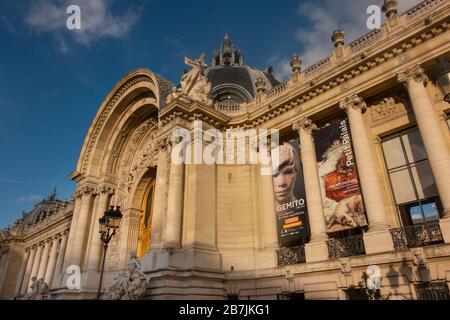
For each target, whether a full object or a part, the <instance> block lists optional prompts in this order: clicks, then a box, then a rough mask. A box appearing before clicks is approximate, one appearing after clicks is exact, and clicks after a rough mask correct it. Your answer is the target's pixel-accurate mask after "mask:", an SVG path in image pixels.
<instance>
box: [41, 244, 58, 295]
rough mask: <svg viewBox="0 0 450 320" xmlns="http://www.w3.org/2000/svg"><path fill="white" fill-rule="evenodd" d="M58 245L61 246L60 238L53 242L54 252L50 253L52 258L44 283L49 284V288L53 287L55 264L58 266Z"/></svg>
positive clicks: (49, 261)
mask: <svg viewBox="0 0 450 320" xmlns="http://www.w3.org/2000/svg"><path fill="white" fill-rule="evenodd" d="M58 244H59V237H55V239H53V242H52V250H51V251H50V258H49V260H48V265H47V270H46V272H45V277H44V281H45V283H46V284H48V286H49V287H51V286H52V279H53V274H54V272H55V264H56V257H57V253H58Z"/></svg>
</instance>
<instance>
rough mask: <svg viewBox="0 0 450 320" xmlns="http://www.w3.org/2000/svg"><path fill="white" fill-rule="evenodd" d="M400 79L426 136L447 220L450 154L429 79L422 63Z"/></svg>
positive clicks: (449, 208) (449, 210)
mask: <svg viewBox="0 0 450 320" xmlns="http://www.w3.org/2000/svg"><path fill="white" fill-rule="evenodd" d="M398 80H399V81H400V82H401V83H403V84H405V85H406V87H407V88H408V93H409V97H410V100H411V104H412V107H413V110H414V115H415V118H416V122H417V126H418V128H419V131H420V135H421V136H422V140H423V144H424V146H425V150H426V151H427V155H428V160H429V161H430V166H431V171H432V172H433V176H434V180H435V182H436V187H437V189H438V191H439V197H440V199H441V202H442V205H443V207H444V212H443V213H444V216H443V218H444V219H448V218H450V183H449V181H450V154H449V152H448V141H447V140H446V139H445V137H444V134H443V132H442V130H441V129H440V127H441V125H440V123H439V118H438V116H437V115H436V113H435V111H434V108H433V104H432V102H431V100H430V97H429V96H428V93H427V90H426V88H425V86H424V83H426V81H427V78H426V76H425V74H424V72H423V69H422V68H421V67H420V66H418V65H417V66H414V67H413V68H411V69H409V70H407V71H405V72H404V73H401V74H400V75H399V76H398Z"/></svg>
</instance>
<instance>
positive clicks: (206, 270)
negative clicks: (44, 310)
mask: <svg viewBox="0 0 450 320" xmlns="http://www.w3.org/2000/svg"><path fill="white" fill-rule="evenodd" d="M383 9H384V11H385V13H386V17H387V18H386V22H385V24H383V25H382V27H381V29H377V30H374V31H371V32H370V33H368V34H366V35H364V36H363V37H361V38H359V39H357V40H355V41H353V42H352V43H350V44H345V36H344V32H343V31H340V30H336V31H335V32H334V33H333V36H332V41H333V43H334V44H335V49H334V50H333V52H331V53H330V55H329V56H328V57H326V58H325V59H322V60H321V61H319V62H317V63H315V64H314V65H312V66H310V67H308V68H307V69H305V70H302V68H301V58H300V57H298V56H294V57H293V58H292V61H291V66H292V74H291V76H290V78H289V79H288V80H287V81H285V82H282V83H280V82H278V81H277V80H276V79H275V77H274V76H273V75H272V73H271V70H270V69H269V70H266V71H259V70H256V69H254V68H251V67H248V66H246V65H244V62H243V54H242V53H241V51H239V50H237V49H236V48H234V45H233V44H232V42H231V40H230V39H229V37H228V36H226V37H225V39H224V42H223V44H222V46H221V48H220V49H219V50H218V51H216V52H215V53H214V54H213V58H212V65H211V66H210V67H207V68H206V66H205V67H204V72H203V73H204V74H203V75H202V76H203V77H206V80H205V79H200V80H202V81H203V80H204V81H205V84H204V85H202V86H198V87H197V86H196V84H197V82H196V83H193V87H192V89H191V91H189V90H186V94H183V92H182V91H183V89H184V88H187V87H189V84H188V83H189V81H188V80H189V77H190V76H192V74H189V76H187V77H184V79H186V78H187V80H186V82H183V81H184V80H183V79H182V84H181V90H177V89H175V87H174V86H173V84H171V83H170V82H169V81H167V80H165V79H164V78H162V77H161V76H159V75H157V74H155V73H153V72H151V71H149V70H147V69H138V70H134V71H132V72H130V73H129V74H127V75H126V76H124V77H123V78H122V79H121V80H120V81H119V82H118V83H117V84H116V85H115V86H114V88H112V90H111V91H110V93H109V94H108V96H107V97H106V99H105V100H104V102H103V103H102V105H101V106H100V108H99V110H98V112H97V115H96V116H95V118H94V120H93V122H92V125H91V127H90V128H89V131H88V134H87V136H86V139H85V142H84V145H83V147H82V150H81V153H80V157H79V161H78V164H77V167H76V170H75V171H74V172H73V173H72V174H71V175H70V178H71V179H72V180H74V181H75V182H76V183H77V188H76V192H75V193H74V196H73V199H71V201H70V202H65V201H59V200H57V199H56V198H55V196H54V195H53V196H51V197H49V198H48V199H46V200H44V201H43V202H41V203H39V204H38V205H37V206H36V207H35V208H34V209H33V211H32V212H30V213H28V214H24V216H23V217H22V218H21V219H19V220H18V221H17V223H16V224H15V225H13V226H11V227H10V228H9V229H8V230H4V231H2V232H1V233H0V236H1V238H0V246H1V247H0V257H1V260H0V298H3V299H8V298H13V297H20V296H23V295H24V294H26V292H27V291H29V290H30V289H29V285H30V283H31V279H32V277H36V278H42V279H44V281H45V282H46V283H47V284H49V287H50V292H51V295H52V296H53V297H55V298H56V299H91V298H95V295H96V291H97V286H98V281H99V274H100V273H99V270H100V264H101V261H100V260H101V256H102V250H103V248H102V243H101V240H100V238H99V225H98V219H99V218H100V217H102V216H103V213H104V212H105V211H106V210H107V209H108V208H109V206H110V205H115V206H120V208H121V211H122V213H123V218H122V221H121V225H120V228H119V232H118V233H117V235H116V236H115V237H114V238H113V239H112V241H111V243H110V246H109V249H108V252H107V258H106V266H105V286H104V287H105V288H106V287H108V286H109V285H110V284H111V283H112V281H113V278H114V276H115V274H116V273H117V272H120V271H123V270H125V269H127V266H128V261H129V257H130V254H131V252H133V251H136V250H137V252H138V255H139V256H140V257H141V262H142V267H143V271H144V272H145V273H146V275H147V276H148V277H149V279H150V281H149V285H148V288H147V290H146V293H145V298H146V299H183V298H194V299H195V298H204V299H227V298H238V299H291V298H305V299H346V298H348V297H347V295H346V290H347V289H348V288H349V287H350V286H352V285H357V284H358V282H359V281H360V279H361V275H362V274H363V272H367V270H371V268H372V269H373V268H375V270H377V272H378V273H379V276H381V292H382V294H390V296H391V299H423V298H430V297H431V295H430V294H433V295H434V296H435V297H436V296H437V297H441V298H445V297H446V296H447V297H448V283H449V282H450V184H449V183H448V181H450V131H449V117H450V104H449V102H448V101H446V100H448V96H446V94H448V92H447V93H446V92H445V91H443V89H442V88H441V86H440V85H439V83H438V82H437V81H436V79H438V77H439V76H441V75H443V74H448V73H449V72H450V63H449V60H450V41H449V39H450V30H449V29H450V28H449V26H450V2H449V1H447V0H427V1H424V2H422V3H420V4H419V5H417V6H415V7H413V8H411V9H410V10H408V11H407V12H405V13H404V14H402V15H399V14H398V13H397V10H396V1H391V0H386V1H385V3H384V7H383ZM189 61H190V60H189ZM189 63H190V65H191V66H200V68H203V67H202V65H203V63H204V62H203V60H202V59H199V60H196V61H190V62H189ZM193 69H194V67H193ZM194 88H197V89H195V90H198V91H196V95H195V96H193V95H191V93H192V92H193V91H192V90H194ZM205 88H206V89H205ZM202 90H203V91H202ZM202 94H205V95H202ZM204 97H206V98H204ZM342 118H346V119H348V124H349V128H350V132H351V140H352V145H353V152H354V157H355V160H356V167H357V171H358V177H359V183H360V189H361V195H362V199H363V202H364V208H365V215H366V218H367V222H368V225H367V226H365V227H359V228H354V229H351V230H347V231H342V232H333V233H330V232H327V225H326V221H325V219H324V207H323V201H322V200H323V199H321V198H322V197H321V189H320V188H321V186H320V182H319V178H318V177H319V173H318V168H317V154H316V145H317V143H318V141H316V140H315V139H314V132H316V131H317V130H319V129H320V128H324V127H327V125H328V124H329V123H330V122H332V121H333V120H334V119H342ZM195 121H201V122H202V123H203V126H204V129H211V128H214V129H217V130H219V131H221V132H225V131H226V130H227V129H228V130H229V129H233V130H239V129H268V130H270V129H277V130H279V132H280V141H281V142H285V141H290V140H292V139H297V140H298V141H299V144H300V158H301V164H302V170H303V171H302V173H303V180H304V181H303V183H304V188H305V192H306V203H307V211H308V220H309V229H310V235H309V236H308V237H307V238H305V239H303V240H304V241H303V242H302V243H299V244H297V245H295V246H289V247H280V244H279V239H278V230H277V223H276V213H275V202H274V201H275V200H274V196H273V195H274V184H273V179H272V176H271V175H261V174H260V169H261V167H262V165H261V164H251V163H248V162H245V161H244V163H240V164H227V163H221V164H212V165H211V164H189V163H181V164H180V163H175V162H173V161H171V159H172V158H171V155H172V151H173V148H174V147H175V142H176V141H173V140H172V134H173V132H174V131H175V130H177V129H184V130H185V131H187V132H189V133H190V136H191V140H192V141H198V139H199V136H198V133H196V131H195V126H194V123H195ZM200 143H204V142H200ZM236 143H239V142H238V141H236ZM259 152H261V150H259ZM245 157H246V159H247V158H248V154H247V155H246V156H245ZM70 266H78V267H79V268H80V270H81V288H80V289H75V290H69V289H68V288H67V285H66V283H67V277H68V274H67V272H66V270H67V268H69V267H70Z"/></svg>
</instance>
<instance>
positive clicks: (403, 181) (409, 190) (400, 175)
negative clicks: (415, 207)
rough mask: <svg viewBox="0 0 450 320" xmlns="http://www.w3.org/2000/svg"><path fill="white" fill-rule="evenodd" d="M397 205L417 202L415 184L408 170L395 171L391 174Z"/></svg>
mask: <svg viewBox="0 0 450 320" xmlns="http://www.w3.org/2000/svg"><path fill="white" fill-rule="evenodd" d="M389 176H390V178H391V184H392V189H393V190H394V196H395V200H396V202H397V204H400V203H405V202H411V201H416V200H417V198H416V196H415V194H414V188H413V184H412V183H413V182H412V181H411V178H410V176H409V172H408V170H407V169H399V170H394V171H392V172H391V173H390V174H389Z"/></svg>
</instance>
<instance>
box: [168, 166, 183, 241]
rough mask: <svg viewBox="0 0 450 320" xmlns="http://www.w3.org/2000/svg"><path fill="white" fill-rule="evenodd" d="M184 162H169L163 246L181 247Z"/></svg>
mask: <svg viewBox="0 0 450 320" xmlns="http://www.w3.org/2000/svg"><path fill="white" fill-rule="evenodd" d="M183 189H184V164H174V163H171V164H170V177H169V193H168V199H167V217H166V225H165V229H166V230H165V241H164V242H165V247H166V248H180V247H181V227H182V226H181V222H182V216H183Z"/></svg>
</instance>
